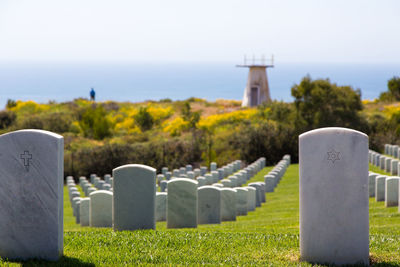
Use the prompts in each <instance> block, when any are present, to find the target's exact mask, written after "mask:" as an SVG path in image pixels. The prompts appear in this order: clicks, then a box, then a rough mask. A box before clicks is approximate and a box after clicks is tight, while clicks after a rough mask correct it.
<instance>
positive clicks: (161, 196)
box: [66, 155, 290, 230]
mask: <svg viewBox="0 0 400 267" xmlns="http://www.w3.org/2000/svg"><path fill="white" fill-rule="evenodd" d="M265 162H266V161H265V158H260V159H259V160H257V161H255V162H254V163H252V164H250V165H249V166H247V167H246V168H245V169H243V170H239V169H240V164H239V163H240V161H235V163H234V164H233V166H232V170H231V171H228V172H227V175H229V174H233V173H232V172H234V171H237V173H238V174H240V175H238V176H237V177H236V176H235V177H232V180H233V181H235V185H236V186H235V187H234V188H231V186H232V184H231V183H230V184H223V183H213V184H212V185H205V186H203V185H200V183H199V182H198V180H196V179H189V178H180V177H179V178H178V177H177V178H175V177H171V179H170V180H169V181H168V182H167V189H166V190H165V191H167V192H156V190H155V191H153V190H152V189H154V186H153V185H152V183H153V182H152V180H153V175H154V173H153V171H154V169H153V168H151V167H148V166H144V165H135V164H131V165H125V166H121V167H118V168H116V169H114V171H113V177H111V176H110V175H106V176H105V181H104V182H105V183H99V182H98V181H97V182H96V180H97V179H100V178H99V177H97V176H95V175H93V176H92V178H91V180H92V181H93V182H94V184H95V185H96V184H97V185H98V186H97V187H98V188H99V187H101V186H102V187H104V185H106V184H108V183H109V182H110V181H111V182H113V183H114V186H113V187H111V188H110V189H109V190H104V189H103V190H96V189H95V188H93V187H91V188H92V189H93V190H90V188H89V189H87V187H88V186H90V185H91V184H90V183H89V182H88V181H87V180H86V179H85V178H84V177H80V178H79V181H80V185H81V186H82V188H83V191H87V192H89V197H86V198H81V197H80V193H79V191H78V189H77V187H76V184H75V182H74V179H73V177H71V176H68V177H67V178H66V180H67V186H68V192H69V197H70V201H71V206H72V208H73V214H74V216H75V218H76V222H77V223H80V224H81V226H92V227H114V229H115V230H136V229H155V221H167V227H168V228H181V227H196V226H197V224H203V223H220V222H221V221H226V220H236V216H237V215H246V214H247V212H248V211H253V210H255V208H256V207H259V206H261V203H262V202H265V201H266V199H265V193H266V192H272V191H273V189H274V188H275V187H276V186H277V184H278V183H279V181H280V179H281V177H282V176H283V174H284V172H285V170H286V168H287V167H288V166H289V164H290V156H289V155H285V156H284V158H283V159H282V161H280V162H279V163H278V164H277V166H276V167H275V168H274V169H273V170H272V171H271V172H269V173H268V175H266V176H265V177H264V180H265V182H266V183H268V186H266V183H265V182H255V183H250V184H249V185H248V186H247V187H240V186H241V185H243V184H244V183H246V182H247V180H249V179H250V178H251V177H253V176H254V175H255V174H256V173H257V172H259V171H260V170H262V169H263V168H264V167H265ZM234 165H236V166H234ZM115 175H117V176H115ZM206 175H207V174H206ZM121 177H122V178H121ZM138 177H139V178H138ZM140 177H141V178H140ZM199 178H201V177H200V176H199V177H198V178H197V179H199ZM241 178H244V181H242V180H241ZM121 180H122V182H121ZM132 180H137V181H136V182H135V183H131V181H132ZM154 180H155V179H154ZM162 181H165V180H162ZM162 181H161V182H162ZM222 181H223V179H222V180H221V182H222ZM154 182H155V181H154ZM118 185H119V187H118ZM129 186H130V189H128V188H129ZM117 187H118V188H119V191H118V189H117ZM107 188H108V187H107ZM171 190H172V192H171ZM145 194H147V196H146V195H145ZM151 195H155V205H154V207H153V206H152V205H151V204H149V203H151V202H152V201H151V198H150V197H149V196H151ZM132 198H136V201H131V199H132ZM144 199H147V200H148V201H143V200H144ZM124 201H125V202H128V203H126V204H123V203H124ZM138 203H140V204H138ZM153 209H154V215H153V213H152V212H147V211H151V210H153ZM118 210H120V211H121V212H122V213H123V214H130V216H125V215H124V216H123V215H120V214H121V212H118ZM135 210H136V212H135ZM146 216H147V218H146ZM140 217H142V218H140ZM153 217H154V220H153V219H152V218H153Z"/></svg>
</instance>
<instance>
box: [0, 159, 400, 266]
mask: <svg viewBox="0 0 400 267" xmlns="http://www.w3.org/2000/svg"><path fill="white" fill-rule="evenodd" d="M270 169H271V167H267V168H265V169H264V170H262V171H261V172H260V173H259V174H258V175H256V176H255V177H253V178H252V179H251V180H250V181H249V182H254V181H262V180H263V176H264V175H265V174H266V173H267V172H268V171H269V170H270ZM372 169H373V167H371V170H372ZM373 171H376V172H380V173H382V172H381V171H378V170H377V169H373ZM66 190H67V189H66V188H65V191H64V196H65V197H64V203H65V204H64V257H62V258H61V259H60V260H59V261H58V262H54V263H51V262H43V261H29V262H10V261H1V260H0V263H1V264H2V265H11V266H14V265H15V266H19V265H24V266H43V265H60V266H94V265H108V266H118V265H131V266H134V265H174V266H175V265H200V264H205V265H274V266H275V265H285V266H288V265H289V266H299V265H300V266H312V265H311V264H309V263H306V262H300V261H299V255H300V254H299V226H298V221H299V194H298V165H297V164H294V165H291V166H290V167H289V168H288V170H287V172H286V173H285V175H284V177H283V179H282V180H281V182H280V184H279V185H278V186H277V188H276V189H275V192H273V193H267V202H266V203H263V204H262V207H259V208H257V209H256V211H254V212H250V213H249V214H248V215H247V216H240V217H238V219H237V221H236V222H223V223H222V224H220V225H199V227H198V228H197V229H166V223H165V222H159V223H157V230H156V231H152V230H146V231H134V232H128V231H123V232H114V231H112V229H105V228H104V229H95V228H87V227H85V228H82V227H80V226H79V225H77V224H75V222H74V217H73V216H72V209H71V207H70V204H69V200H68V193H67V191H66ZM370 255H371V256H370V258H371V263H372V264H374V265H375V264H376V265H377V266H400V213H398V212H397V207H396V208H385V207H384V203H383V202H379V203H377V202H375V200H374V199H372V198H371V199H370Z"/></svg>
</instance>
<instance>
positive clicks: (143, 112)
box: [133, 107, 154, 131]
mask: <svg viewBox="0 0 400 267" xmlns="http://www.w3.org/2000/svg"><path fill="white" fill-rule="evenodd" d="M133 118H134V119H135V122H136V124H137V125H138V126H139V128H140V129H141V130H142V131H147V130H150V129H151V128H152V127H153V124H154V118H153V116H151V114H150V112H148V111H147V107H140V109H139V112H138V113H137V114H136V115H135V116H134V117H133Z"/></svg>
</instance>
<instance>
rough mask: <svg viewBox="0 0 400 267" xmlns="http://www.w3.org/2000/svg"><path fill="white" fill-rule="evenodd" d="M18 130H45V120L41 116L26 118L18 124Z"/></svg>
mask: <svg viewBox="0 0 400 267" xmlns="http://www.w3.org/2000/svg"><path fill="white" fill-rule="evenodd" d="M17 129H40V130H43V129H44V123H43V119H42V118H41V116H39V115H30V116H24V117H23V118H22V119H21V120H19V121H18V123H17Z"/></svg>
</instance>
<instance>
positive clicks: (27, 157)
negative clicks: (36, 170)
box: [20, 150, 32, 167]
mask: <svg viewBox="0 0 400 267" xmlns="http://www.w3.org/2000/svg"><path fill="white" fill-rule="evenodd" d="M20 158H21V159H23V160H24V166H25V167H29V163H30V160H31V159H32V154H29V151H27V150H25V151H24V154H21V155H20Z"/></svg>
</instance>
